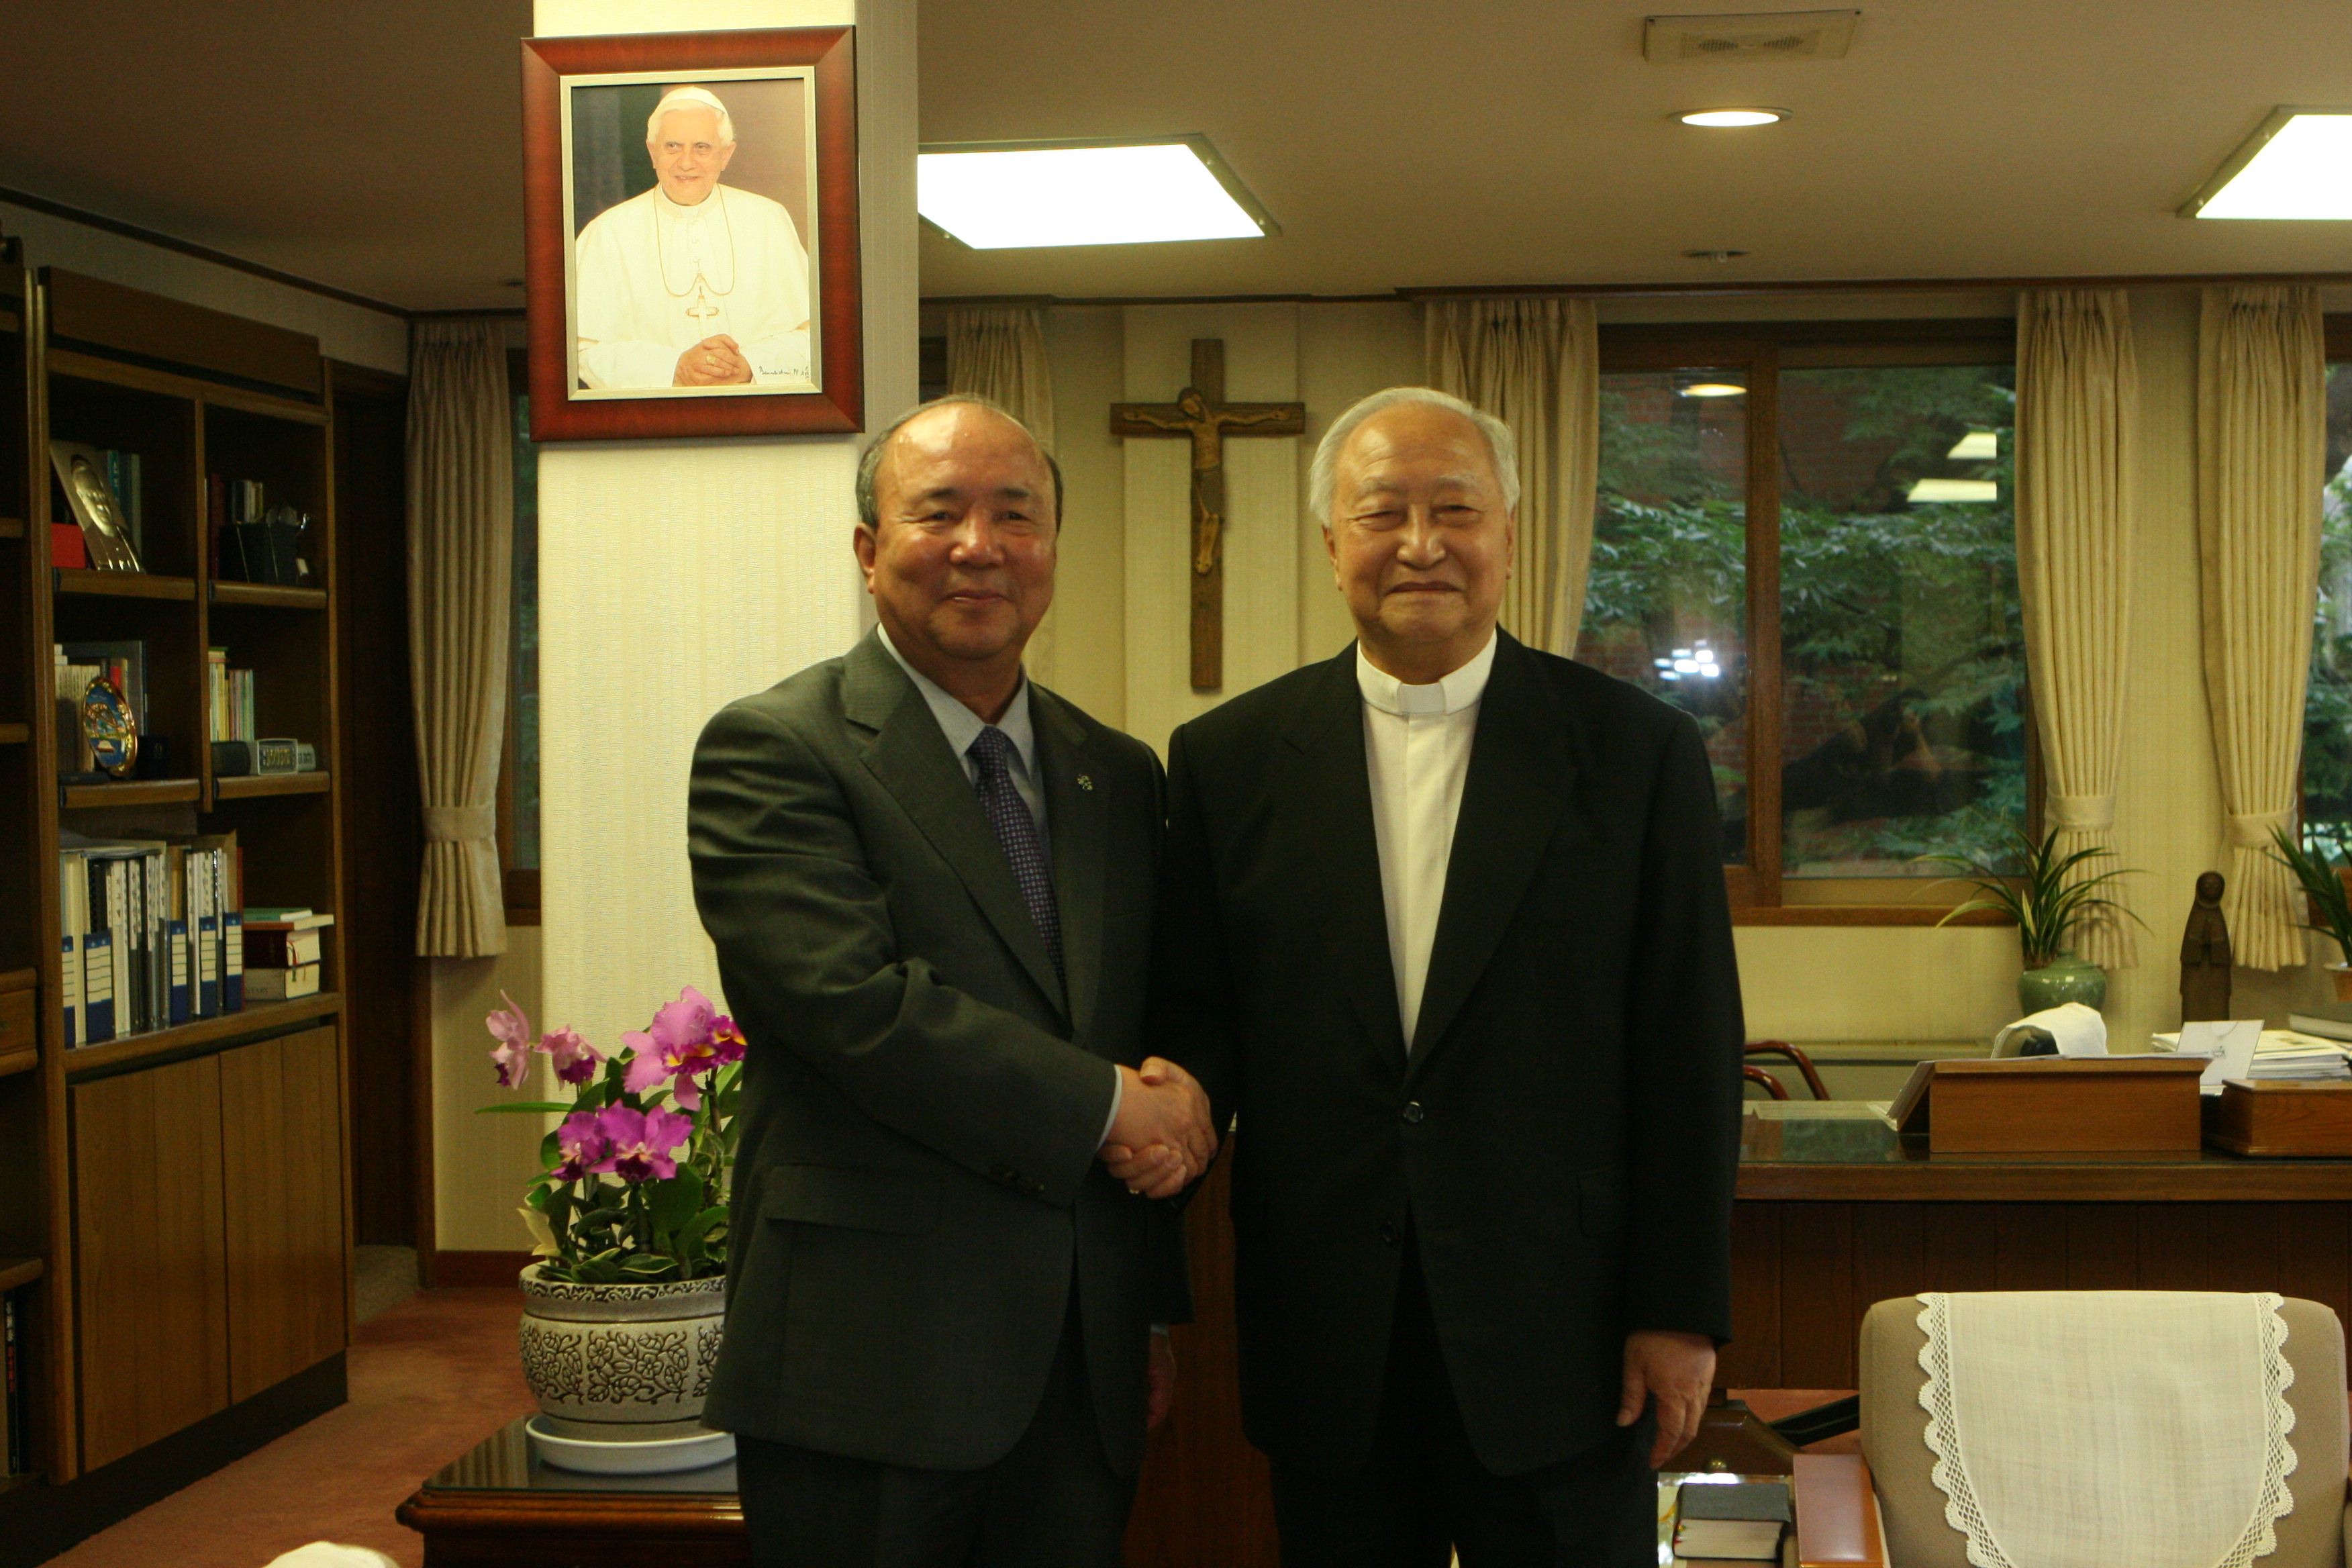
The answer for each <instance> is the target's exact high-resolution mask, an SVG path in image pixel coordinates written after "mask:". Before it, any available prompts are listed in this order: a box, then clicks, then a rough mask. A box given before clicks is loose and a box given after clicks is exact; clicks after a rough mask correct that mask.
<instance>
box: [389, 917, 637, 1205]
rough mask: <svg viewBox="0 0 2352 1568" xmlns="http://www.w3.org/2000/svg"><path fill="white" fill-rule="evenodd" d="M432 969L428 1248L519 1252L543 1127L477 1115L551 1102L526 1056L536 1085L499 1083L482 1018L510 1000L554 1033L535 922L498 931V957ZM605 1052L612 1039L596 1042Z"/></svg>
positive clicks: (528, 1119) (548, 1084) (551, 1093)
mask: <svg viewBox="0 0 2352 1568" xmlns="http://www.w3.org/2000/svg"><path fill="white" fill-rule="evenodd" d="M431 962H432V965H433V1228H434V1245H435V1246H436V1247H439V1248H440V1249H441V1250H443V1251H447V1252H524V1251H528V1250H529V1249H530V1234H529V1233H528V1232H527V1231H525V1230H524V1229H523V1224H522V1220H521V1218H520V1216H519V1215H516V1213H515V1211H516V1210H517V1209H519V1208H520V1207H521V1206H522V1197H523V1189H524V1188H525V1187H526V1186H527V1185H528V1184H530V1179H531V1177H533V1176H534V1175H536V1174H538V1173H539V1169H540V1164H539V1142H540V1139H541V1136H542V1135H543V1134H544V1133H545V1132H546V1131H547V1121H546V1119H545V1118H543V1117H538V1116H483V1115H479V1114H478V1111H479V1110H480V1109H481V1108H482V1107H483V1106H485V1105H495V1104H497V1103H498V1102H499V1101H500V1100H551V1099H556V1098H559V1093H558V1091H559V1090H560V1089H561V1086H560V1085H558V1084H556V1083H555V1082H554V1081H553V1079H552V1076H551V1074H550V1073H549V1072H548V1071H547V1058H544V1057H534V1058H532V1061H533V1063H534V1065H535V1067H536V1068H537V1073H536V1078H535V1080H534V1081H532V1082H530V1083H527V1084H524V1085H521V1086H520V1087H519V1088H516V1089H500V1088H499V1087H498V1083H497V1079H495V1078H494V1077H493V1074H492V1068H491V1066H490V1045H491V1040H490V1035H489V1031H488V1029H487V1028H485V1027H484V1026H483V1020H484V1019H486V1018H488V1016H489V1015H490V1014H491V1013H492V1012H493V1011H495V1010H496V1009H498V1008H500V1007H503V1006H505V1005H506V1002H505V1001H504V1000H502V999H501V994H503V995H504V996H505V997H511V998H512V999H513V1001H514V1004H515V1005H517V1006H519V1007H520V1008H521V1009H522V1010H523V1013H524V1016H527V1017H529V1018H530V1021H531V1023H532V1025H533V1026H536V1027H538V1028H541V1029H548V1028H552V1027H555V1026H556V1025H557V1023H558V1022H559V1020H555V1019H551V1018H549V1017H547V1016H546V1015H545V1013H544V1010H543V1009H542V1008H541V1005H540V996H541V987H540V969H541V965H540V941H539V927H537V926H509V927H508V928H507V950H506V952H504V953H502V954H500V955H499V957H497V958H436V959H434V960H432V961H431ZM595 1043H596V1044H597V1045H599V1046H604V1047H607V1048H609V1047H610V1045H611V1042H609V1041H604V1040H598V1041H596V1042H595Z"/></svg>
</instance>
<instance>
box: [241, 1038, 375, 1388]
mask: <svg viewBox="0 0 2352 1568" xmlns="http://www.w3.org/2000/svg"><path fill="white" fill-rule="evenodd" d="M220 1075H221V1146H222V1154H223V1163H224V1164H225V1165H226V1168H227V1171H228V1179H227V1182H226V1185H225V1187H224V1194H225V1198H226V1202H225V1204H224V1205H223V1206H224V1209H225V1211H226V1258H227V1272H228V1373H229V1397H230V1398H232V1399H249V1398H251V1397H252V1396H253V1395H255V1394H258V1393H260V1392H261V1391H262V1390H263V1389H265V1388H268V1387H270V1386H271V1385H272V1384H278V1383H280V1382H283V1381H284V1380H285V1379H287V1378H289V1377H291V1376H293V1375H294V1374H295V1373H298V1372H300V1371H302V1370H303V1369H305V1368H306V1367H311V1366H316V1365H317V1364H318V1363H320V1362H322V1361H324V1360H326V1359H327V1357H329V1356H331V1355H332V1354H334V1353H335V1352H337V1351H339V1350H341V1349H342V1348H343V1322H344V1312H343V1306H344V1303H343V1297H344V1291H345V1288H346V1280H347V1278H348V1277H347V1275H346V1272H345V1270H344V1267H343V1196H342V1183H341V1179H340V1178H341V1172H342V1167H343V1133H342V1113H341V1097H340V1096H339V1095H338V1094H337V1092H336V1085H337V1083H338V1082H339V1081H340V1080H341V1066H340V1058H339V1057H338V1054H337V1052H336V1049H335V1031H334V1030H332V1029H306V1030H304V1031H303V1032H302V1033H300V1034H299V1035H286V1036H281V1037H278V1038H277V1039H274V1040H263V1041H260V1042H259V1043H257V1044H255V1045H250V1046H240V1047H237V1048H236V1049H235V1050H232V1051H225V1052H223V1053H222V1054H221V1057H220Z"/></svg>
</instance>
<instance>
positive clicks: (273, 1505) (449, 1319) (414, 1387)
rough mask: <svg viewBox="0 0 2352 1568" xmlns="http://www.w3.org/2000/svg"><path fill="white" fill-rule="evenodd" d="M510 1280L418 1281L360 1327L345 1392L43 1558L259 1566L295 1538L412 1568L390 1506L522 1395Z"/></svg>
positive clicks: (63, 1567) (420, 1551) (90, 1564)
mask: <svg viewBox="0 0 2352 1568" xmlns="http://www.w3.org/2000/svg"><path fill="white" fill-rule="evenodd" d="M521 1316H522V1299H521V1297H520V1296H519V1295H518V1294H517V1293H516V1292H515V1291H514V1290H513V1289H511V1288H509V1289H487V1290H426V1291H423V1292H421V1293H419V1294H417V1295H415V1296H411V1297H409V1298H408V1300H405V1301H404V1302H402V1303H401V1304H400V1305H398V1306H396V1307H393V1308H391V1309H390V1310H387V1311H385V1312H383V1315H382V1316H380V1317H377V1318H374V1319H373V1320H372V1321H368V1322H366V1323H363V1324H362V1325H361V1326H360V1329H359V1331H358V1335H357V1337H356V1338H355V1340H354V1341H353V1342H352V1348H351V1352H350V1357H349V1362H348V1365H349V1367H350V1369H351V1393H352V1397H351V1403H350V1404H348V1405H343V1406H342V1407H341V1408H340V1409H337V1410H331V1411H329V1412H328V1413H327V1414H326V1415H321V1416H320V1417H319V1419H317V1420H316V1421H313V1422H311V1423H310V1425H309V1426H304V1427H301V1428H299V1430H297V1431H294V1432H289V1433H288V1434H287V1435H286V1436H283V1437H280V1438H279V1439H278V1441H277V1442H275V1443H272V1444H270V1445H269V1447H266V1448H264V1449H262V1450H261V1451H260V1452H258V1453H256V1454H250V1455H247V1457H246V1458H242V1459H239V1460H238V1461H237V1462H236V1463H235V1464H233V1465H231V1466H229V1467H228V1468H226V1469H224V1470H221V1471H219V1472H218V1473H217V1474H215V1475H212V1476H208V1477H206V1478H205V1479H203V1480H201V1481H198V1482H197V1483H196V1484H195V1485H194V1486H192V1487H190V1488H188V1489H186V1490H184V1491H182V1492H177V1493H175V1494H173V1496H171V1497H168V1498H165V1499H164V1500H163V1501H162V1502H159V1503H157V1504H155V1505H154V1506H153V1507H152V1508H150V1509H147V1510H144V1511H143V1512H141V1513H137V1514H133V1515H132V1516H131V1518H129V1519H126V1520H124V1521H122V1522H121V1523H120V1524H118V1525H116V1526H114V1528H112V1529H111V1530H108V1531H102V1532H100V1534H97V1535H94V1536H92V1537H90V1538H89V1540H88V1541H85V1542H82V1543H81V1544H80V1545H79V1546H77V1547H75V1548H74V1549H73V1550H72V1551H70V1552H67V1553H65V1555H63V1556H61V1557H56V1558H52V1559H51V1560H50V1568H261V1564H263V1563H268V1561H269V1560H270V1559H271V1558H272V1557H275V1556H277V1555H278V1553H279V1552H289V1551H291V1550H292V1549H293V1548H295V1547H297V1546H300V1545H302V1544H303V1543H305V1542H311V1541H332V1542H338V1543H340V1544H342V1545H346V1546H372V1547H373V1548H375V1549H376V1550H377V1551H379V1552H388V1553H390V1554H391V1555H392V1556H393V1557H394V1559H395V1560H396V1561H398V1562H399V1563H401V1564H402V1568H419V1565H420V1564H422V1563H423V1562H424V1561H425V1552H424V1547H423V1544H422V1542H420V1541H419V1539H418V1538H417V1537H416V1535H415V1534H414V1533H413V1532H411V1531H408V1530H407V1529H405V1528H404V1527H403V1526H402V1525H401V1524H400V1523H398V1522H397V1521H394V1518H393V1517H392V1510H394V1509H395V1508H397V1507H399V1506H400V1503H401V1501H402V1500H404V1499H405V1498H406V1497H407V1496H408V1494H409V1493H410V1492H412V1491H415V1489H416V1484H417V1483H418V1482H419V1481H421V1480H423V1479H425V1477H426V1476H428V1475H430V1474H432V1473H433V1472H434V1471H435V1470H437V1469H439V1468H441V1467H442V1466H443V1465H445V1464H446V1463H448V1462H449V1461H450V1460H451V1459H453V1458H457V1456H458V1455H459V1454H462V1453H464V1452H465V1451H466V1450H467V1448H470V1447H473V1446H474V1445H475V1444H476V1443H478V1442H479V1441H481V1440H482V1439H483V1438H484V1437H486V1436H489V1434H491V1433H492V1432H495V1431H497V1430H498V1429H499V1427H500V1426H505V1425H506V1424H507V1423H508V1422H509V1421H511V1420H513V1419H514V1418H515V1417H516V1416H518V1415H526V1414H528V1413H529V1412H530V1409H531V1408H532V1406H531V1399H530V1391H529V1390H528V1389H527V1388H525V1387H524V1386H523V1381H522V1365H521V1361H520V1357H519V1356H518V1355H517V1353H516V1349H515V1324H516V1322H517V1321H518V1320H519V1319H520V1317H521Z"/></svg>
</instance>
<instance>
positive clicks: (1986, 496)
mask: <svg viewBox="0 0 2352 1568" xmlns="http://www.w3.org/2000/svg"><path fill="white" fill-rule="evenodd" d="M1911 499H1912V500H1915V501H1932V502H1935V503H1937V504H1938V505H1942V506H1974V505H1978V504H1979V503H1981V502H1984V501H1989V500H2000V485H1999V484H1997V483H1995V482H1994V481H1993V480H1991V479H1921V480H1920V481H1919V482H1918V483H1916V484H1915V485H1913V486H1912V487H1911Z"/></svg>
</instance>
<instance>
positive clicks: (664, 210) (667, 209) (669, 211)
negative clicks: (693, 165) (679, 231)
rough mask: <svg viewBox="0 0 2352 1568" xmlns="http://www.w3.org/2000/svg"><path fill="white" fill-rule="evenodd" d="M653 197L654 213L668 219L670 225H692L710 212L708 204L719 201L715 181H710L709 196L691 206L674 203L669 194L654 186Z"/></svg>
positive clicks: (717, 187)
mask: <svg viewBox="0 0 2352 1568" xmlns="http://www.w3.org/2000/svg"><path fill="white" fill-rule="evenodd" d="M653 195H654V211H656V212H657V213H659V214H661V216H664V217H666V218H667V219H669V220H670V222H672V223H693V222H696V221H698V219H700V218H701V217H702V216H703V215H704V214H705V213H708V212H709V211H710V204H711V203H713V202H715V201H717V200H718V199H719V184H718V182H717V181H715V180H714V181H712V182H711V185H710V194H709V195H707V196H705V197H703V198H702V199H701V200H700V201H698V202H697V203H695V204H694V205H692V206H688V205H685V204H683V203H681V202H674V201H672V200H670V199H669V193H668V192H667V191H665V190H663V189H662V188H661V187H660V186H659V185H656V186H655V187H654V191H653Z"/></svg>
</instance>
